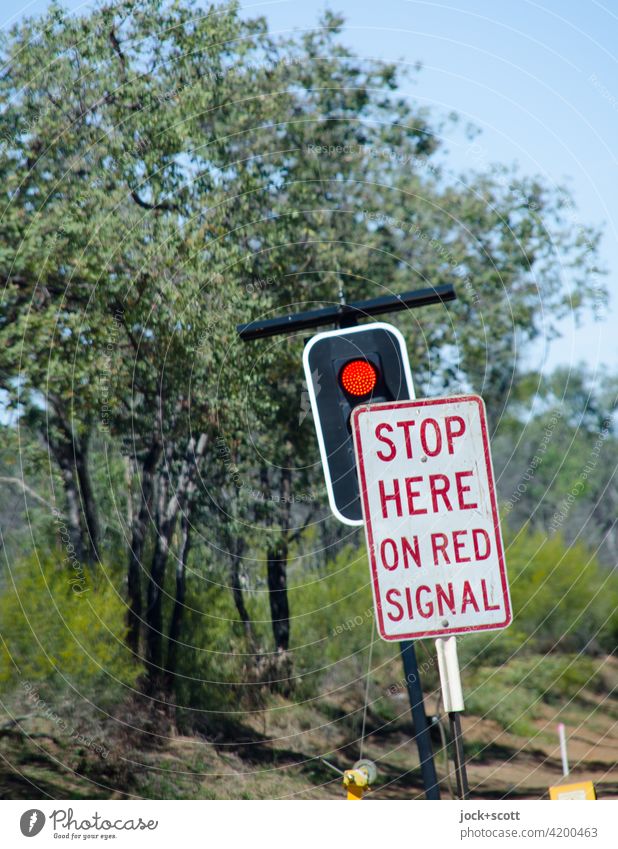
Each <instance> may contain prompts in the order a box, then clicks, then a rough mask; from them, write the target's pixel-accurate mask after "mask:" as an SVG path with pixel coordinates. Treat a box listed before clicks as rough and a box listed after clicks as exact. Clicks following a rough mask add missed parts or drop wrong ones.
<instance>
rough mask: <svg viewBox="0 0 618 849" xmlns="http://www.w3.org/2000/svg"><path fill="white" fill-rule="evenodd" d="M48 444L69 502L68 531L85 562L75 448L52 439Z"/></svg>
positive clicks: (73, 544) (76, 549) (76, 553)
mask: <svg viewBox="0 0 618 849" xmlns="http://www.w3.org/2000/svg"><path fill="white" fill-rule="evenodd" d="M48 445H49V447H50V449H51V452H52V454H53V455H54V457H55V459H56V462H57V463H58V467H59V469H60V476H61V477H62V485H63V488H64V494H65V498H66V502H67V511H66V517H67V522H68V533H69V538H70V541H71V546H72V547H73V554H74V556H75V558H76V560H77V561H78V562H79V563H83V562H84V529H83V525H82V516H81V511H80V504H79V483H78V480H77V477H76V474H75V467H74V463H73V449H72V446H71V443H67V442H57V441H55V440H53V441H52V440H50V441H49V442H48Z"/></svg>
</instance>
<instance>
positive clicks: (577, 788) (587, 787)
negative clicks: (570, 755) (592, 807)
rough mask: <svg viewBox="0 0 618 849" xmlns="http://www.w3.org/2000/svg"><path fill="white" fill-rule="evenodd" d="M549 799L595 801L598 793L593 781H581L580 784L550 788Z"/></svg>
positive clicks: (559, 785)
mask: <svg viewBox="0 0 618 849" xmlns="http://www.w3.org/2000/svg"><path fill="white" fill-rule="evenodd" d="M549 798H550V799H553V800H554V801H560V800H562V799H565V800H567V799H589V800H595V799H596V798H597V793H596V790H595V789H594V784H593V783H592V781H580V782H579V784H558V785H556V786H555V787H550V788H549Z"/></svg>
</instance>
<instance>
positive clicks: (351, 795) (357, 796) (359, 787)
mask: <svg viewBox="0 0 618 849" xmlns="http://www.w3.org/2000/svg"><path fill="white" fill-rule="evenodd" d="M376 776H377V770H376V766H375V764H374V763H373V761H369V760H362V761H358V762H357V763H355V764H354V766H353V768H352V769H346V771H345V772H344V773H343V786H344V787H345V788H346V789H347V791H348V799H352V800H355V801H360V800H361V799H362V798H363V794H364V793H366V792H367V790H371V787H370V786H369V783H370V782H371V781H375V779H376Z"/></svg>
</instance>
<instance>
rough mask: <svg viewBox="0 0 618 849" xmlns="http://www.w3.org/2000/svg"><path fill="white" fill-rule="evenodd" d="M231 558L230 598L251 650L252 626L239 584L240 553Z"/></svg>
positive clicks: (233, 553) (252, 640)
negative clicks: (232, 600) (231, 597)
mask: <svg viewBox="0 0 618 849" xmlns="http://www.w3.org/2000/svg"><path fill="white" fill-rule="evenodd" d="M231 557H232V564H231V567H230V583H231V585H232V596H233V598H234V604H235V605H236V610H237V611H238V615H239V616H240V621H241V622H242V624H243V628H244V631H245V637H246V638H247V641H248V643H249V645H250V646H251V647H252V648H253V646H254V639H253V625H252V623H251V617H250V616H249V611H248V610H247V607H246V605H245V599H244V596H243V592H242V585H241V582H240V552H238V551H234V552H232V555H231Z"/></svg>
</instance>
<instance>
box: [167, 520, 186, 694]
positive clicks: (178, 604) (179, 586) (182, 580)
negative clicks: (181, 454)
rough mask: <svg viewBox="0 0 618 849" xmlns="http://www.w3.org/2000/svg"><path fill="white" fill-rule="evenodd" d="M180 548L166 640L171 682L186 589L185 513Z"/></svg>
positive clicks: (181, 527)
mask: <svg viewBox="0 0 618 849" xmlns="http://www.w3.org/2000/svg"><path fill="white" fill-rule="evenodd" d="M180 529H181V532H180V550H179V552H178V560H177V562H176V598H175V599H174V609H173V611H172V620H171V622H170V631H169V636H168V640H167V664H166V667H167V676H168V680H169V683H170V684H171V683H172V681H173V678H174V675H175V674H176V668H177V665H178V645H179V638H180V631H181V625H182V618H183V614H184V609H185V597H186V591H187V558H188V556H189V549H190V547H191V523H190V521H189V516H188V515H187V513H183V514H182V518H181V520H180Z"/></svg>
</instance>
